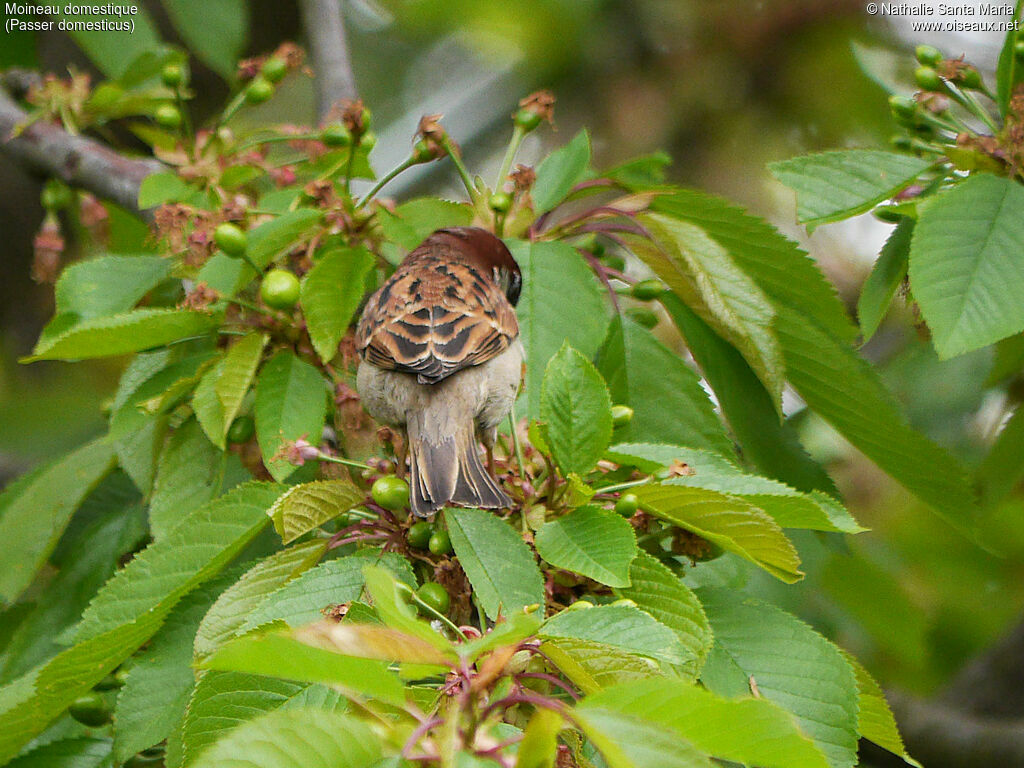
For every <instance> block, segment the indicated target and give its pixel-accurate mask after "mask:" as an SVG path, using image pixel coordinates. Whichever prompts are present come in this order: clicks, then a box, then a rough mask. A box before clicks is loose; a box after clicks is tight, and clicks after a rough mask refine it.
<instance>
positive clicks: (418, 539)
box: [405, 520, 434, 549]
mask: <svg viewBox="0 0 1024 768" xmlns="http://www.w3.org/2000/svg"><path fill="white" fill-rule="evenodd" d="M433 533H434V526H432V525H431V524H430V523H428V522H427V521H426V520H420V521H419V522H417V523H413V524H412V525H410V526H409V530H408V531H406V533H405V541H406V543H407V544H408V545H409V546H410V547H412V548H413V549H426V548H427V547H428V546H429V544H430V537H431V536H432V535H433Z"/></svg>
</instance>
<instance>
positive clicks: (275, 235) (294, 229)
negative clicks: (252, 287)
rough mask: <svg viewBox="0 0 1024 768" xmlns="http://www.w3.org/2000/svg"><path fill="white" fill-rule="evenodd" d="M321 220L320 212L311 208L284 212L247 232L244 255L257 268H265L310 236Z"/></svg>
mask: <svg viewBox="0 0 1024 768" xmlns="http://www.w3.org/2000/svg"><path fill="white" fill-rule="evenodd" d="M321 218H322V213H321V211H318V210H315V209H313V208H296V209H295V210H294V211H286V212H284V213H282V214H281V215H280V216H277V217H275V218H273V219H271V220H270V221H267V222H264V223H263V224H260V225H259V226H257V227H253V228H252V229H251V230H249V233H248V234H249V241H248V247H247V248H246V254H247V255H248V256H249V258H250V259H252V261H253V262H254V263H255V264H256V265H257V266H259V267H266V266H268V265H269V264H270V262H272V261H273V260H274V259H275V257H277V256H278V255H279V254H281V253H282V252H283V251H285V250H287V249H289V248H291V247H293V246H294V245H295V244H296V243H297V242H299V241H301V240H302V239H303V238H305V237H306V236H307V235H308V234H310V233H311V232H312V231H313V229H314V228H315V227H316V226H317V225H318V224H319V223H320V221H321ZM249 279H252V278H251V276H250V278H249Z"/></svg>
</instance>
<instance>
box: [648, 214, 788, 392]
mask: <svg viewBox="0 0 1024 768" xmlns="http://www.w3.org/2000/svg"><path fill="white" fill-rule="evenodd" d="M641 219H642V222H643V224H644V226H645V227H646V228H647V229H648V231H649V232H651V234H652V235H654V237H656V238H657V240H658V243H657V244H654V243H651V242H650V241H649V240H646V239H641V238H631V239H630V241H629V242H630V243H631V244H632V246H633V252H634V253H636V255H637V256H639V257H640V258H641V259H642V260H643V261H644V262H645V263H646V264H647V266H649V267H650V268H651V269H653V270H654V272H655V273H656V274H657V275H658V276H659V277H661V279H662V280H664V281H665V282H666V283H667V284H668V287H669V288H671V289H672V291H673V292H674V293H675V294H676V295H677V296H678V297H679V298H681V299H682V300H683V301H684V302H686V304H687V305H688V306H689V307H690V308H691V309H692V310H693V311H694V312H696V313H697V314H698V315H700V317H701V318H702V319H703V320H704V322H706V323H707V324H708V325H710V326H711V327H712V328H714V329H715V331H716V332H717V333H718V334H719V335H720V336H721V337H722V338H724V339H725V340H726V341H728V342H729V343H730V344H732V345H733V346H734V347H735V348H736V349H737V350H739V352H740V353H741V354H742V355H743V357H744V358H745V359H746V361H747V363H749V365H750V367H751V368H752V369H753V370H754V372H755V373H757V376H758V378H759V379H761V382H762V383H763V384H764V386H765V389H767V390H768V392H769V393H770V394H771V396H772V401H773V402H774V403H775V404H776V407H778V408H779V409H780V410H781V401H782V386H783V383H784V382H785V378H786V376H785V365H784V364H783V360H782V350H781V349H779V342H778V340H777V339H776V338H775V333H774V332H773V330H772V321H773V319H774V315H775V313H774V311H773V310H772V307H771V304H770V303H769V301H768V298H767V297H766V296H765V295H764V293H763V292H762V291H761V289H760V288H759V287H758V285H757V283H755V282H754V281H753V280H752V279H751V278H750V277H748V276H747V275H746V274H745V273H744V272H743V271H742V270H741V269H739V267H737V266H736V264H735V262H734V261H733V260H732V257H731V256H730V255H729V253H728V251H726V250H725V249H724V248H723V247H722V246H721V245H719V244H718V243H717V242H715V241H714V240H712V239H711V238H710V237H708V235H707V234H706V233H705V232H704V231H703V230H702V229H701V228H700V227H698V226H696V225H694V224H691V223H689V222H685V221H680V220H678V219H674V218H671V217H669V216H666V215H664V214H649V215H646V216H643V217H641Z"/></svg>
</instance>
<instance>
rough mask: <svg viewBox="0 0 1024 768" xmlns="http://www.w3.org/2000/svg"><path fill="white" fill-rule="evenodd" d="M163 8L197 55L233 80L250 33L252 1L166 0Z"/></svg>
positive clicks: (219, 72) (226, 77)
mask: <svg viewBox="0 0 1024 768" xmlns="http://www.w3.org/2000/svg"><path fill="white" fill-rule="evenodd" d="M162 5H163V8H164V10H165V11H167V15H168V17H169V18H170V20H171V23H172V24H173V25H174V28H175V29H176V30H177V31H178V33H179V34H180V35H181V37H182V39H183V40H184V41H185V43H186V44H187V45H188V49H189V50H190V51H191V52H192V53H193V54H195V56H196V58H198V59H199V60H200V61H202V62H203V63H204V64H206V65H207V66H208V67H210V69H212V70H213V71H214V72H216V73H217V74H218V75H220V76H221V77H223V78H224V79H225V80H228V81H231V80H233V78H234V76H235V69H236V66H237V64H238V59H239V58H241V56H242V54H243V53H244V52H245V43H246V40H247V39H248V37H249V3H247V2H246V1H245V0H213V2H206V3H203V5H202V6H201V7H200V6H197V5H196V4H195V3H192V2H189V0H163V3H162Z"/></svg>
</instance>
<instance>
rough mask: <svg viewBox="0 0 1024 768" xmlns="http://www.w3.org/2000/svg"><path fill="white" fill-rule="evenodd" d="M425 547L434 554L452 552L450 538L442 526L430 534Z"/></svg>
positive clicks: (448, 553)
mask: <svg viewBox="0 0 1024 768" xmlns="http://www.w3.org/2000/svg"><path fill="white" fill-rule="evenodd" d="M427 549H429V550H430V551H431V553H432V554H435V555H450V554H451V552H452V540H451V537H450V536H449V535H448V531H446V530H444V529H443V528H439V529H438V530H436V531H434V533H433V534H431V536H430V541H428V542H427Z"/></svg>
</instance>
